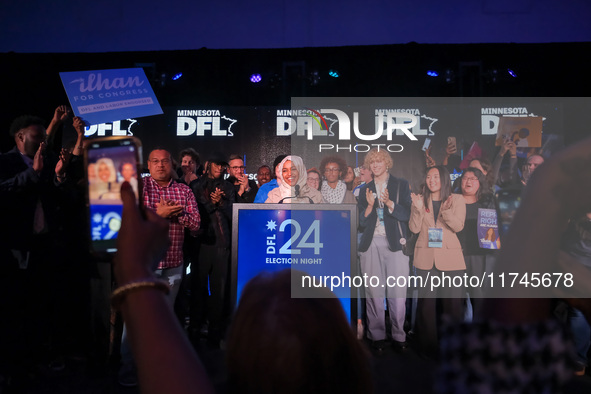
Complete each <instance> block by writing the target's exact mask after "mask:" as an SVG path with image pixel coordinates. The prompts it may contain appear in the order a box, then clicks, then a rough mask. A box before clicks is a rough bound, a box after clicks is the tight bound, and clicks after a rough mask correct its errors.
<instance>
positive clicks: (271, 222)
mask: <svg viewBox="0 0 591 394" xmlns="http://www.w3.org/2000/svg"><path fill="white" fill-rule="evenodd" d="M276 228H277V223H276V222H275V221H274V220H269V221H268V222H267V230H271V231H273V230H275V229H276Z"/></svg>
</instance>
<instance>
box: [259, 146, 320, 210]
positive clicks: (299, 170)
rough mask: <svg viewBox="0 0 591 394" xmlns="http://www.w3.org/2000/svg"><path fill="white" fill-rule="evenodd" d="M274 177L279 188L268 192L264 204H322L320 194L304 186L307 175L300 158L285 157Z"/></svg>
mask: <svg viewBox="0 0 591 394" xmlns="http://www.w3.org/2000/svg"><path fill="white" fill-rule="evenodd" d="M275 175H276V176H277V183H279V187H278V188H275V189H273V190H271V191H270V192H269V195H268V197H267V201H265V202H268V203H280V204H281V203H300V204H301V203H304V204H308V203H309V204H318V203H322V202H324V200H323V198H322V194H320V192H319V191H318V190H314V189H313V188H311V187H310V186H308V185H307V184H306V181H307V178H308V175H307V173H306V167H305V166H304V162H303V161H302V158H301V157H299V156H287V157H285V159H283V160H282V161H281V163H279V165H278V166H277V169H276V170H275Z"/></svg>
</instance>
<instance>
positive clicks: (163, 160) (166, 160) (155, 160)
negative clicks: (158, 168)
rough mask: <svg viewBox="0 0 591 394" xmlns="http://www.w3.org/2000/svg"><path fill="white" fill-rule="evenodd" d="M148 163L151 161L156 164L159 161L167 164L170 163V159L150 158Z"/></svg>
mask: <svg viewBox="0 0 591 394" xmlns="http://www.w3.org/2000/svg"><path fill="white" fill-rule="evenodd" d="M150 163H152V164H154V165H158V164H159V163H162V164H163V165H167V164H170V159H162V160H158V159H152V160H150Z"/></svg>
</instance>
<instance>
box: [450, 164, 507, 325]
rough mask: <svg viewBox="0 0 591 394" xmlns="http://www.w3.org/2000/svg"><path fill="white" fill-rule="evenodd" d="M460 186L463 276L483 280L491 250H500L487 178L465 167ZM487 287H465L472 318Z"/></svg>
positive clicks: (489, 265) (489, 269) (490, 263)
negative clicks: (464, 204) (462, 226)
mask: <svg viewBox="0 0 591 394" xmlns="http://www.w3.org/2000/svg"><path fill="white" fill-rule="evenodd" d="M460 186H461V192H462V197H464V201H465V202H466V221H465V223H464V229H463V230H462V231H460V232H459V233H458V238H459V239H460V243H461V245H462V250H463V251H464V260H465V262H466V273H467V274H468V277H471V276H477V277H478V278H482V277H483V275H485V277H486V275H487V274H488V273H490V272H492V269H493V266H494V255H493V253H494V252H493V251H492V249H498V247H499V246H500V241H499V237H498V226H497V213H496V210H495V209H494V208H495V206H494V200H493V196H492V194H491V193H490V192H489V188H488V182H487V179H486V176H485V175H484V174H483V173H482V171H480V170H479V169H478V168H475V167H468V168H467V169H466V170H465V171H464V173H463V174H462V176H461V177H460ZM485 273H486V274H485ZM488 286H489V284H488V282H485V283H484V284H482V286H468V289H467V290H468V295H469V296H470V297H469V303H468V304H467V306H468V308H469V306H471V307H472V315H473V316H477V315H479V314H480V311H481V310H482V301H483V297H484V292H485V291H486V289H487V288H488ZM468 310H469V309H468ZM469 315H470V314H469Z"/></svg>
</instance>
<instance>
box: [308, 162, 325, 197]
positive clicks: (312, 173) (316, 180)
mask: <svg viewBox="0 0 591 394" xmlns="http://www.w3.org/2000/svg"><path fill="white" fill-rule="evenodd" d="M321 179H322V178H321V177H320V172H319V171H318V170H317V169H316V167H312V168H310V169H309V170H308V180H307V181H306V184H307V185H308V186H310V187H311V188H312V189H316V190H318V191H320V184H321V183H322V180H321Z"/></svg>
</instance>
